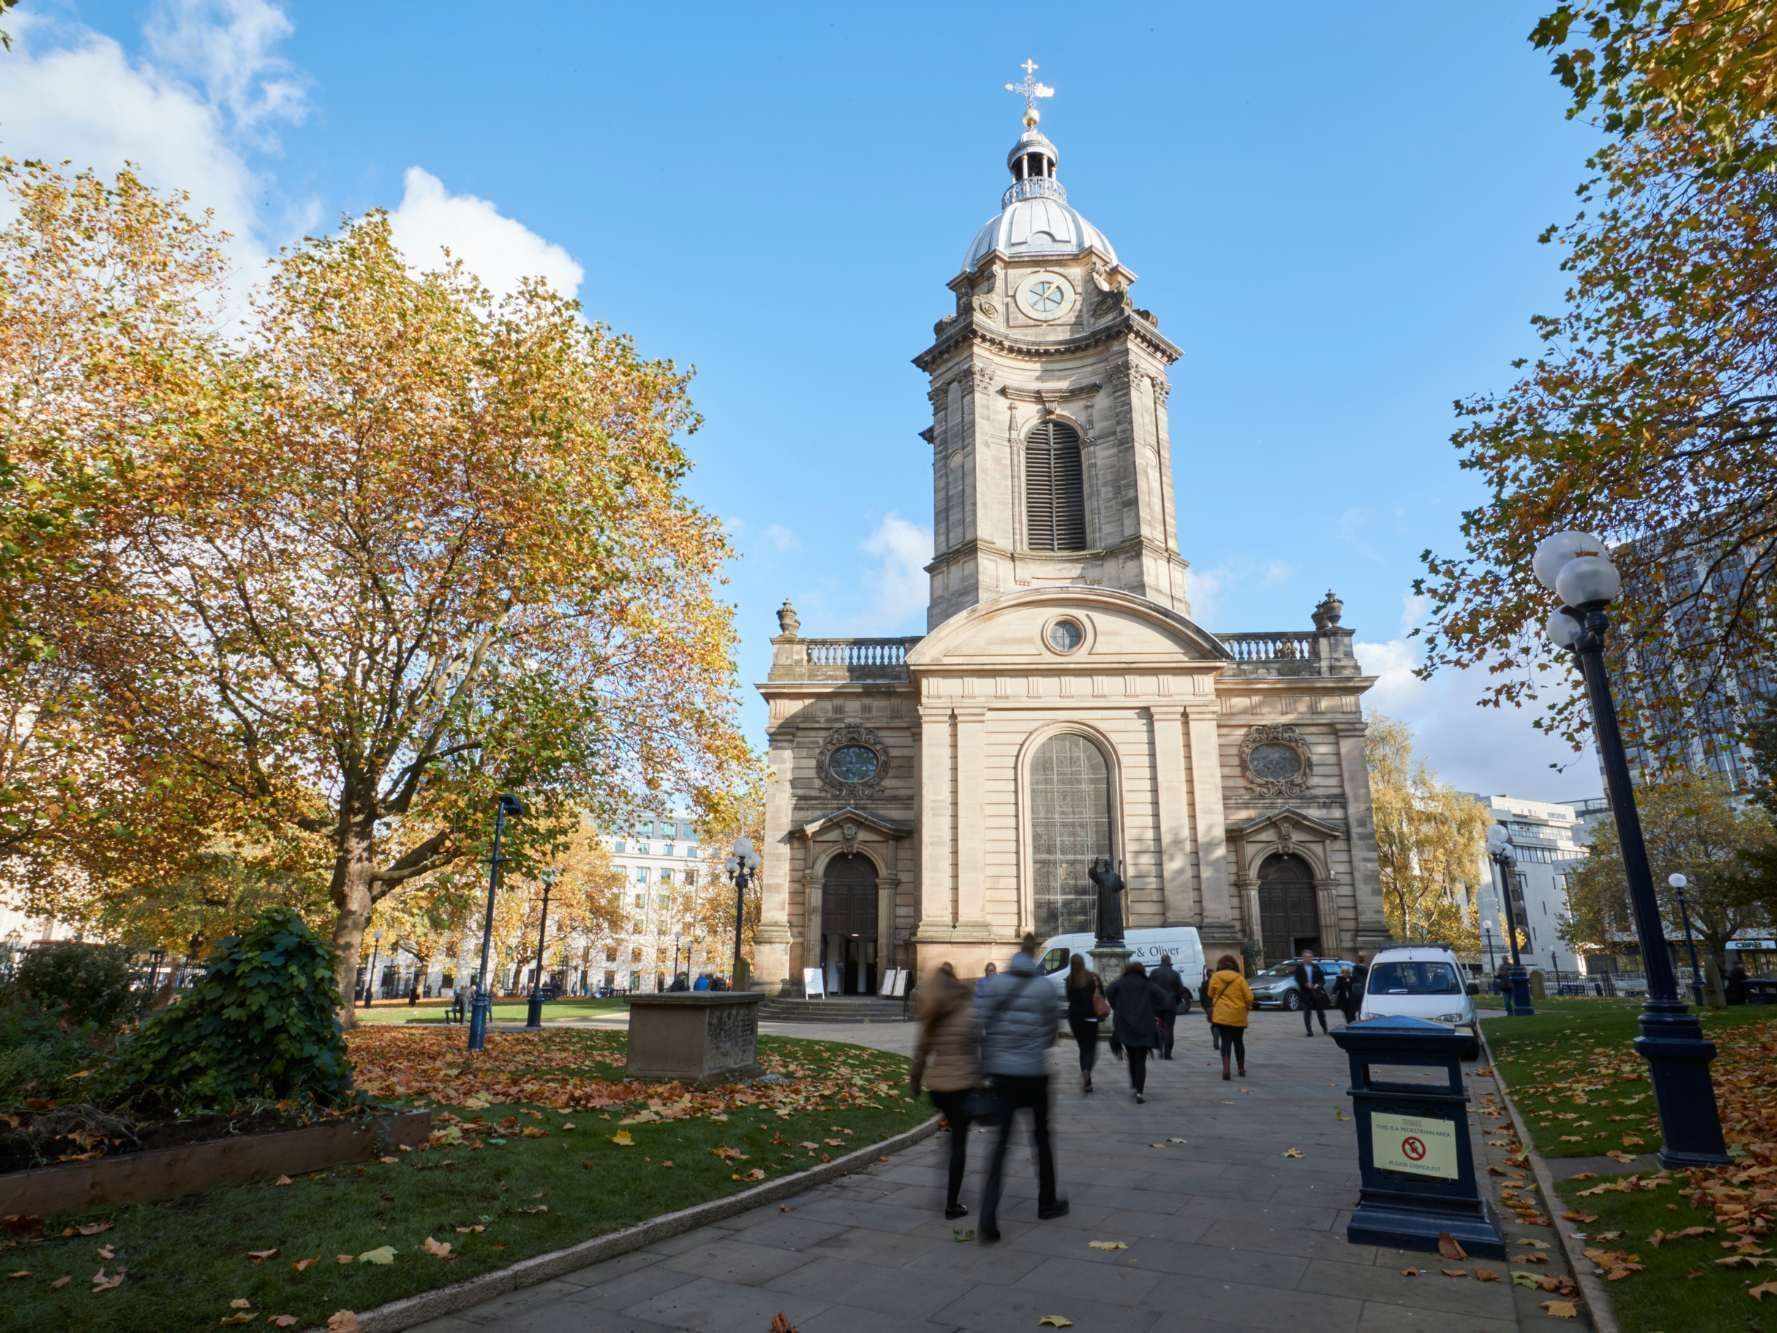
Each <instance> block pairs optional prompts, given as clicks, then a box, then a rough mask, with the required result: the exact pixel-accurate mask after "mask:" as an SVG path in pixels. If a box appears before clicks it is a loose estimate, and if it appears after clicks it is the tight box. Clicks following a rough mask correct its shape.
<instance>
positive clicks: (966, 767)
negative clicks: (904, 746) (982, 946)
mask: <svg viewBox="0 0 1777 1333" xmlns="http://www.w3.org/2000/svg"><path fill="white" fill-rule="evenodd" d="M955 717H956V790H957V798H958V803H959V808H958V810H957V811H956V938H957V939H959V940H989V939H992V938H993V929H992V927H991V925H990V924H989V923H988V919H987V856H986V830H985V829H984V828H983V827H982V823H981V817H980V814H979V813H978V811H977V810H976V809H975V806H974V802H975V800H976V799H977V798H978V797H979V795H980V792H981V790H982V787H983V780H984V777H985V769H986V750H987V709H986V708H985V707H983V706H981V705H975V706H971V707H959V708H957V709H956V712H955Z"/></svg>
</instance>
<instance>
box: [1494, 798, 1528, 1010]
mask: <svg viewBox="0 0 1777 1333" xmlns="http://www.w3.org/2000/svg"><path fill="white" fill-rule="evenodd" d="M1487 854H1488V855H1489V856H1491V857H1492V858H1493V864H1494V865H1495V866H1497V867H1498V868H1499V892H1500V896H1501V901H1503V902H1504V903H1505V909H1506V935H1507V937H1508V938H1507V941H1506V943H1507V945H1508V947H1509V949H1510V954H1509V957H1510V958H1511V960H1512V965H1511V966H1510V967H1508V968H1507V969H1506V1013H1508V1014H1510V1015H1511V1016H1513V1017H1514V1018H1530V1017H1533V1016H1534V1015H1535V1014H1536V1010H1535V1009H1533V1008H1531V1007H1530V973H1528V972H1526V971H1525V970H1524V962H1523V960H1522V959H1521V958H1519V956H1518V915H1517V913H1516V912H1514V911H1513V910H1512V867H1513V866H1515V865H1516V864H1517V863H1518V858H1517V857H1516V856H1514V855H1513V854H1512V840H1511V837H1510V836H1509V835H1508V834H1507V833H1506V826H1505V825H1504V824H1495V825H1494V826H1493V827H1492V828H1490V829H1488V830H1487Z"/></svg>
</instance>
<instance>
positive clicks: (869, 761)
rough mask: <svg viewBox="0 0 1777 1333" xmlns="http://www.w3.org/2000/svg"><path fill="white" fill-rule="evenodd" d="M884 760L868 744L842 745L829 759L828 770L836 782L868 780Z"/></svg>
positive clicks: (874, 774) (873, 775)
mask: <svg viewBox="0 0 1777 1333" xmlns="http://www.w3.org/2000/svg"><path fill="white" fill-rule="evenodd" d="M881 766H882V760H881V759H880V758H879V757H878V756H877V753H876V751H874V750H872V749H871V748H870V747H869V746H868V745H842V746H840V747H839V748H838V749H837V750H835V751H833V755H832V757H831V758H830V759H828V760H827V772H829V773H831V774H832V775H833V780H834V781H835V782H868V781H870V779H871V778H873V777H875V776H876V770H877V769H878V768H880V767H881Z"/></svg>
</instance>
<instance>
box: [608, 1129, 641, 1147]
mask: <svg viewBox="0 0 1777 1333" xmlns="http://www.w3.org/2000/svg"><path fill="white" fill-rule="evenodd" d="M611 1142H612V1143H615V1144H616V1145H617V1146H618V1147H619V1148H633V1147H635V1146H636V1136H635V1135H634V1134H631V1133H630V1132H629V1131H628V1130H627V1129H620V1130H618V1131H617V1132H616V1133H615V1134H613V1135H611Z"/></svg>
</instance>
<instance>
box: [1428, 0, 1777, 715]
mask: <svg viewBox="0 0 1777 1333" xmlns="http://www.w3.org/2000/svg"><path fill="white" fill-rule="evenodd" d="M1772 24H1773V11H1772V7H1771V6H1769V5H1765V4H1753V5H1748V4H1742V3H1739V2H1738V0H1649V2H1646V3H1636V2H1635V0H1624V3H1610V4H1596V5H1590V6H1582V5H1563V6H1561V7H1560V8H1559V9H1557V10H1556V11H1555V13H1554V14H1552V15H1551V16H1550V17H1549V18H1547V19H1545V20H1544V21H1543V23H1541V24H1540V25H1539V26H1538V28H1537V30H1536V32H1535V33H1534V34H1533V39H1534V40H1535V41H1537V42H1538V43H1539V44H1541V45H1543V46H1545V47H1548V48H1550V49H1552V50H1554V51H1555V52H1556V73H1557V76H1558V77H1560V78H1561V79H1562V80H1563V81H1564V82H1565V83H1566V84H1567V85H1568V86H1569V87H1570V88H1572V89H1573V90H1574V98H1575V101H1574V111H1575V114H1582V113H1585V112H1587V111H1588V110H1590V111H1592V112H1595V113H1597V114H1599V116H1600V124H1601V128H1603V129H1604V130H1605V131H1606V133H1607V135H1608V137H1607V139H1606V141H1605V143H1604V146H1603V147H1602V148H1600V149H1599V151H1598V152H1597V153H1596V154H1595V155H1594V156H1593V157H1592V159H1591V160H1590V162H1589V164H1588V166H1589V170H1590V173H1591V174H1590V176H1589V178H1588V179H1587V181H1586V182H1585V184H1584V185H1583V186H1582V187H1581V189H1580V197H1581V210H1582V211H1581V212H1580V213H1579V214H1578V215H1577V216H1576V217H1575V219H1574V220H1573V221H1572V222H1570V223H1568V224H1567V225H1565V226H1559V227H1551V228H1550V229H1549V230H1548V231H1547V232H1546V233H1545V234H1544V238H1543V239H1544V240H1545V241H1546V242H1547V243H1549V244H1551V245H1553V246H1555V247H1557V248H1558V249H1559V250H1560V251H1561V255H1562V258H1561V268H1562V270H1563V271H1564V272H1565V273H1566V274H1567V276H1568V285H1567V289H1566V292H1565V294H1564V298H1563V301H1562V305H1561V307H1560V308H1559V309H1557V310H1555V311H1553V312H1551V313H1547V314H1542V315H1538V316H1536V317H1535V318H1534V319H1533V320H1532V325H1533V328H1534V329H1535V332H1536V336H1537V339H1538V344H1539V345H1538V346H1537V348H1536V350H1535V353H1534V355H1532V356H1529V357H1527V358H1525V359H1523V360H1520V361H1518V362H1515V363H1514V366H1515V369H1516V370H1517V372H1518V378H1517V379H1516V382H1515V383H1513V384H1512V385H1511V386H1510V387H1509V388H1507V389H1505V390H1504V391H1503V392H1498V393H1483V394H1478V395H1475V396H1472V397H1470V398H1468V399H1466V400H1463V401H1461V402H1459V403H1458V404H1457V412H1458V415H1459V417H1460V418H1461V424H1460V427H1459V429H1458V430H1457V432H1456V434H1455V435H1454V437H1453V440H1454V443H1455V445H1456V447H1457V449H1458V451H1459V452H1460V455H1461V466H1462V467H1463V468H1465V469H1466V470H1468V471H1471V472H1473V473H1475V474H1476V476H1477V478H1478V480H1479V481H1480V482H1481V484H1482V486H1483V488H1484V490H1485V499H1484V500H1483V501H1482V503H1480V504H1479V505H1477V506H1476V507H1475V508H1473V509H1471V510H1469V511H1467V512H1466V513H1465V514H1464V515H1463V521H1462V538H1463V549H1462V550H1461V551H1460V552H1458V553H1455V554H1448V553H1438V554H1434V553H1431V552H1427V554H1426V564H1427V575H1426V577H1425V578H1424V579H1422V580H1421V581H1420V584H1419V590H1420V591H1422V592H1424V593H1425V594H1427V595H1428V597H1429V599H1430V606H1431V621H1432V629H1431V632H1430V635H1429V637H1428V639H1427V644H1426V655H1425V670H1426V671H1428V672H1429V671H1435V670H1437V669H1440V668H1444V667H1459V668H1460V667H1468V666H1474V665H1482V664H1485V665H1487V666H1488V667H1489V668H1490V669H1491V670H1492V671H1493V672H1494V673H1495V675H1494V683H1493V684H1492V686H1491V687H1490V689H1489V690H1488V693H1487V700H1488V701H1489V702H1491V703H1494V704H1523V703H1529V702H1532V701H1534V700H1537V698H1538V695H1539V691H1544V690H1545V687H1546V686H1547V685H1549V684H1550V683H1551V681H1552V680H1553V681H1559V682H1561V685H1562V688H1559V689H1557V690H1555V691H1554V696H1555V697H1554V698H1553V699H1552V700H1547V699H1545V700H1543V701H1542V702H1543V703H1544V705H1545V708H1546V711H1545V712H1544V714H1543V715H1542V716H1541V717H1540V718H1539V720H1538V725H1540V726H1543V727H1545V728H1547V729H1551V730H1554V731H1557V732H1560V733H1564V734H1566V735H1568V736H1570V737H1577V735H1578V734H1579V732H1581V731H1582V730H1583V729H1584V727H1585V725H1586V721H1585V718H1586V714H1585V712H1584V708H1583V701H1582V699H1581V697H1580V695H1579V693H1578V691H1577V690H1576V689H1574V688H1571V687H1572V686H1573V685H1574V683H1575V679H1576V678H1575V677H1574V676H1573V674H1572V672H1573V668H1572V665H1571V663H1570V662H1569V661H1567V660H1566V655H1565V654H1563V655H1561V660H1557V659H1556V657H1555V655H1554V652H1553V649H1552V648H1551V646H1550V645H1549V644H1548V642H1547V640H1546V639H1545V638H1544V636H1543V633H1542V630H1541V626H1542V622H1543V619H1544V617H1545V615H1546V614H1547V612H1548V610H1549V609H1550V602H1551V599H1550V597H1549V594H1548V593H1547V592H1546V591H1545V590H1544V589H1543V588H1542V587H1541V586H1540V585H1539V584H1538V583H1537V582H1536V581H1535V579H1534V578H1533V576H1532V574H1531V555H1532V553H1533V551H1534V550H1535V547H1536V544H1537V543H1538V542H1539V541H1540V540H1541V539H1542V538H1543V537H1545V536H1546V535H1548V534H1549V533H1551V532H1554V531H1557V530H1560V529H1564V528H1580V529H1585V530H1590V531H1593V532H1596V533H1598V534H1599V535H1600V536H1601V537H1603V538H1604V539H1605V540H1607V541H1609V542H1612V543H1623V544H1622V545H1620V546H1619V547H1618V549H1617V553H1616V558H1617V560H1618V563H1619V564H1620V565H1621V566H1622V568H1623V573H1624V577H1625V581H1626V584H1627V586H1628V588H1629V590H1630V591H1629V595H1627V596H1625V597H1624V598H1623V599H1621V600H1620V601H1619V602H1618V603H1617V604H1616V605H1615V606H1614V607H1613V608H1612V617H1613V620H1614V621H1615V622H1616V624H1617V626H1618V630H1619V641H1620V642H1626V643H1631V644H1633V643H1651V642H1654V641H1656V640H1660V641H1661V643H1660V646H1661V649H1662V652H1661V653H1660V654H1658V655H1657V660H1655V659H1652V658H1650V657H1648V656H1646V655H1643V654H1637V653H1630V654H1626V655H1620V657H1619V660H1618V662H1617V663H1616V664H1614V667H1613V669H1615V670H1617V671H1618V672H1619V674H1620V677H1621V678H1623V679H1625V681H1626V683H1628V684H1629V685H1630V686H1631V687H1632V688H1631V689H1628V690H1624V691H1622V692H1621V696H1620V697H1621V699H1622V702H1623V703H1624V705H1625V717H1624V722H1625V729H1626V730H1628V731H1630V732H1631V733H1633V732H1635V731H1637V730H1638V729H1639V726H1638V719H1637V717H1636V716H1635V708H1636V706H1637V700H1646V701H1648V702H1649V703H1651V704H1652V706H1653V707H1655V708H1661V707H1667V706H1676V705H1682V704H1690V703H1697V702H1701V701H1705V700H1708V699H1710V698H1711V697H1712V696H1714V695H1716V694H1718V693H1719V692H1720V690H1721V686H1722V684H1723V673H1724V672H1728V671H1733V670H1736V669H1737V666H1738V664H1741V663H1750V662H1757V661H1760V660H1769V659H1770V657H1771V656H1772V654H1773V652H1777V504H1774V502H1773V497H1777V388H1774V387H1773V379H1772V372H1773V368H1774V360H1777V306H1773V304H1772V303H1771V301H1770V300H1769V296H1768V294H1769V292H1770V291H1771V290H1772V287H1773V284H1774V283H1777V207H1774V205H1777V181H1774V179H1773V177H1772V175H1771V173H1770V172H1769V171H1768V170H1765V169H1763V168H1764V166H1765V165H1767V164H1768V163H1769V161H1770V160H1771V154H1772V151H1773V149H1772V144H1773V142H1774V141H1777V137H1774V135H1773V126H1774V122H1773V119H1772V115H1771V111H1772V101H1771V99H1772V97H1773V88H1774V87H1777V83H1774V81H1773V76H1774V74H1777V56H1774V55H1773V50H1772V42H1771V37H1772V31H1771V29H1772ZM1751 166H1756V167H1758V168H1759V169H1757V170H1748V169H1745V168H1747V167H1751ZM1673 623H1683V624H1684V626H1685V632H1684V633H1682V634H1670V633H1668V632H1667V626H1669V625H1671V624H1673ZM1550 667H1553V669H1554V671H1555V673H1556V675H1555V676H1554V677H1553V678H1551V677H1549V676H1547V675H1545V671H1546V669H1548V668H1550Z"/></svg>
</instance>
